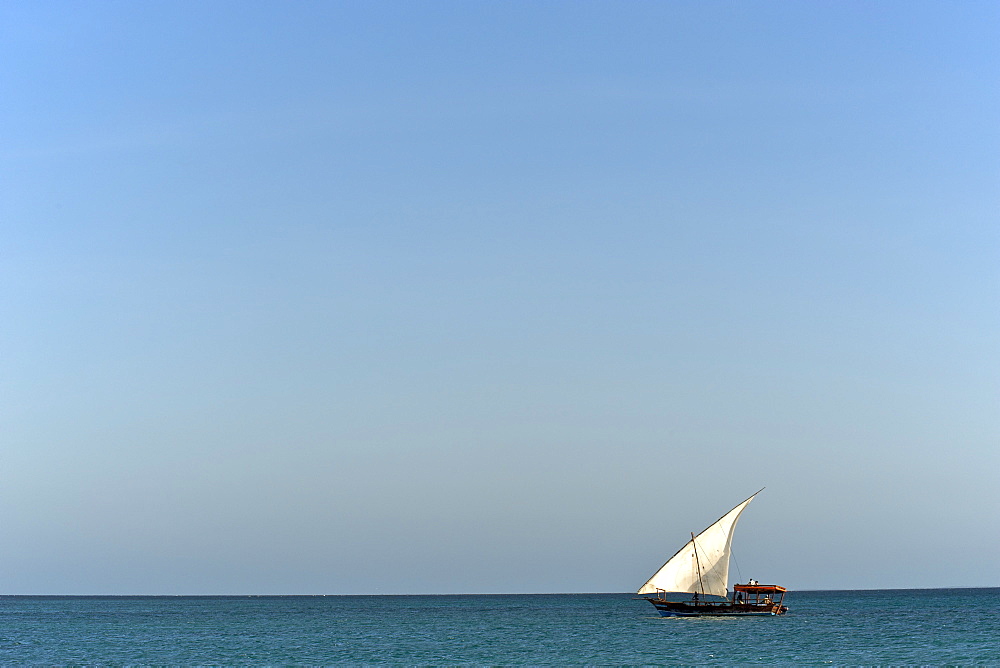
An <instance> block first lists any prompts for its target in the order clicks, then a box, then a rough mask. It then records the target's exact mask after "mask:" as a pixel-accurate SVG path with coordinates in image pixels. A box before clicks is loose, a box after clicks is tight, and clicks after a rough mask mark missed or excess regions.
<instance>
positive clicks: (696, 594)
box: [691, 592, 698, 603]
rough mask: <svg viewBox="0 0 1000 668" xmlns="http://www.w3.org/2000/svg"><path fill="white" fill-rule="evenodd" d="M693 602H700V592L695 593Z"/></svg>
mask: <svg viewBox="0 0 1000 668" xmlns="http://www.w3.org/2000/svg"><path fill="white" fill-rule="evenodd" d="M691 600H692V601H694V602H695V603H697V602H698V592H695V593H694V597H693V598H692V599H691Z"/></svg>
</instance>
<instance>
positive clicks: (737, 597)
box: [736, 591, 743, 603]
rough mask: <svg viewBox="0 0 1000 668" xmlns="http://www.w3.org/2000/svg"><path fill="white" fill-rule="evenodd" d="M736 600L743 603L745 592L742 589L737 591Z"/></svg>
mask: <svg viewBox="0 0 1000 668" xmlns="http://www.w3.org/2000/svg"><path fill="white" fill-rule="evenodd" d="M736 602H737V603H742V602H743V592H741V591H739V592H736Z"/></svg>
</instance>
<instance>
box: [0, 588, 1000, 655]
mask: <svg viewBox="0 0 1000 668" xmlns="http://www.w3.org/2000/svg"><path fill="white" fill-rule="evenodd" d="M785 602H786V603H787V604H788V605H789V607H790V608H791V610H790V612H789V614H788V615H786V616H783V617H750V618H718V619H712V618H702V619H688V618H661V617H659V616H657V615H656V614H655V612H654V610H653V608H652V606H650V605H649V604H648V603H647V602H646V601H643V600H637V599H636V598H635V597H634V596H633V595H631V594H559V595H546V594H536V595H483V596H473V595H465V596H274V597H267V596H261V597H256V596H249V597H246V596H245V597H235V596H234V597H46V596H4V597H0V664H4V665H10V664H26V663H28V664H47V665H51V664H105V665H106V664H131V665H136V664H157V665H163V664H199V665H209V664H216V665H218V664H230V665H233V664H239V665H247V664H282V665H289V664H300V665H301V664H308V665H320V664H337V663H346V664H474V665H483V664H535V665H538V664H605V665H607V664H615V665H621V664H667V665H669V664H725V665H735V664H786V665H790V664H795V665H824V664H834V665H837V664H852V665H858V664H865V665H871V664H896V665H899V664H909V665H913V664H920V665H928V664H932V665H943V664H951V665H1000V588H991V589H925V590H921V589H915V590H884V591H803V592H790V593H789V594H788V595H787V596H786V599H785Z"/></svg>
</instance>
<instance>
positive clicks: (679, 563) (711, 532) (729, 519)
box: [637, 489, 788, 617]
mask: <svg viewBox="0 0 1000 668" xmlns="http://www.w3.org/2000/svg"><path fill="white" fill-rule="evenodd" d="M762 491H764V490H763V489H761V490H759V491H758V492H757V493H755V494H754V495H753V496H751V497H750V498H749V499H747V500H746V501H744V502H743V503H741V504H739V505H738V506H736V507H735V508H733V509H732V510H730V511H729V512H728V513H726V514H725V515H723V516H722V517H720V518H719V519H718V520H716V521H715V523H714V524H712V525H711V526H710V527H708V528H707V529H705V530H704V531H702V532H701V533H700V534H698V535H697V536H696V535H694V534H693V533H692V534H691V540H689V541H688V542H687V543H686V544H685V545H684V547H682V548H681V549H680V550H678V551H677V554H675V555H674V556H672V557H670V559H668V560H667V563H665V564H663V566H661V567H660V570H658V571H656V573H654V574H653V577H651V578H649V580H647V581H646V584H644V585H642V587H640V588H639V591H638V592H637V593H638V594H639V595H640V596H644V598H645V599H646V600H647V601H649V602H650V603H652V604H653V607H655V608H656V610H657V611H658V612H659V613H660V614H661V615H663V616H664V617H701V616H704V615H727V616H729V615H739V616H743V615H783V614H785V613H786V612H787V611H788V607H787V606H785V605H782V601H784V598H785V588H784V587H779V586H777V585H762V584H759V583H758V582H757V581H756V580H750V582H749V583H747V584H737V585H734V586H733V598H730V597H729V592H728V583H729V556H730V552H731V550H732V541H733V529H735V528H736V521H737V520H739V518H740V513H742V512H743V510H744V509H745V508H746V507H747V505H749V503H750V502H751V501H753V499H754V497H755V496H757V494H760V493H761V492H762Z"/></svg>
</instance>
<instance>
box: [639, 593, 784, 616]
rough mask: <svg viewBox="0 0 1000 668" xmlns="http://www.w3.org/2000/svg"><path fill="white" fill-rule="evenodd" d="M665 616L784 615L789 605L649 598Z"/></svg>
mask: <svg viewBox="0 0 1000 668" xmlns="http://www.w3.org/2000/svg"><path fill="white" fill-rule="evenodd" d="M646 600H647V601H649V602H650V603H652V604H653V607H654V608H656V611H657V612H658V613H660V615H661V616H663V617H764V616H768V617H770V616H773V615H783V614H785V613H786V612H788V607H787V606H784V605H776V604H752V603H721V602H720V603H715V602H706V603H676V602H674V601H664V600H662V599H658V598H647V599H646Z"/></svg>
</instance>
